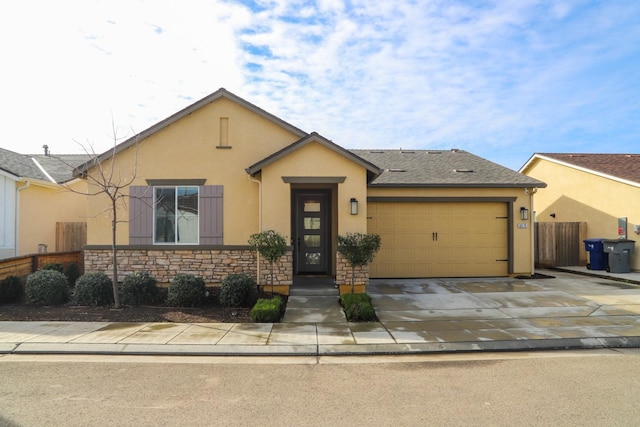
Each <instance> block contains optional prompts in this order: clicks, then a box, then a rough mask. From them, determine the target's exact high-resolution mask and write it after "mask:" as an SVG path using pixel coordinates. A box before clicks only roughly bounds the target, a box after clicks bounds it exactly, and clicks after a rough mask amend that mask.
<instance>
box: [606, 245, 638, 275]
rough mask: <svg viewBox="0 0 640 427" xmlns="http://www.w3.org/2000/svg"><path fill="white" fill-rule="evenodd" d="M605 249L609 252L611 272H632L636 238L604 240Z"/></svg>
mask: <svg viewBox="0 0 640 427" xmlns="http://www.w3.org/2000/svg"><path fill="white" fill-rule="evenodd" d="M602 243H603V245H604V251H605V252H606V253H608V254H609V267H608V268H607V271H608V272H610V273H630V272H631V254H632V253H633V251H634V248H635V244H636V242H635V240H628V239H609V240H603V242H602Z"/></svg>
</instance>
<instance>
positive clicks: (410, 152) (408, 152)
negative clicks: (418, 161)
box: [401, 151, 416, 154]
mask: <svg viewBox="0 0 640 427" xmlns="http://www.w3.org/2000/svg"><path fill="white" fill-rule="evenodd" d="M401 153H402V154H416V152H415V151H401Z"/></svg>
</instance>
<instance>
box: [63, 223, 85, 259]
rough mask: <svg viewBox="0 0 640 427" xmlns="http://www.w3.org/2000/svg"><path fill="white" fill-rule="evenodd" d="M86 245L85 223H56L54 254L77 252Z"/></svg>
mask: <svg viewBox="0 0 640 427" xmlns="http://www.w3.org/2000/svg"><path fill="white" fill-rule="evenodd" d="M86 244H87V223H86V222H56V252H70V251H79V250H81V249H82V246H84V245H86Z"/></svg>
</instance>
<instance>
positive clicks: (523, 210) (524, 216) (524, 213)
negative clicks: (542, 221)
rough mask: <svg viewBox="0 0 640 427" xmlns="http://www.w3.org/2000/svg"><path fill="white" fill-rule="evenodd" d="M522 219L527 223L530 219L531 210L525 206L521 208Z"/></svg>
mask: <svg viewBox="0 0 640 427" xmlns="http://www.w3.org/2000/svg"><path fill="white" fill-rule="evenodd" d="M520 219H521V220H523V221H526V220H528V219H529V209H527V208H525V207H524V206H523V207H521V208H520Z"/></svg>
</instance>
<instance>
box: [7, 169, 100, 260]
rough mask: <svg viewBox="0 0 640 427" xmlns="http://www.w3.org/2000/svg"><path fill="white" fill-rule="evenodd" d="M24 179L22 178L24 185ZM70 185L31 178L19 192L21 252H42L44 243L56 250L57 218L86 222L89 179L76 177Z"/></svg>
mask: <svg viewBox="0 0 640 427" xmlns="http://www.w3.org/2000/svg"><path fill="white" fill-rule="evenodd" d="M24 184H25V183H24V182H18V185H19V186H23V185H24ZM69 187H70V188H71V189H73V190H75V191H77V192H78V193H75V192H73V191H71V190H69V189H66V188H64V187H63V186H60V185H54V184H51V185H49V184H44V183H37V182H31V183H30V184H29V187H27V188H26V189H25V190H22V191H20V193H19V196H18V197H19V203H20V208H19V219H18V230H19V232H18V242H19V243H18V256H20V255H27V254H32V253H37V252H38V245H39V244H44V245H47V247H48V252H54V251H55V250H56V222H86V220H87V205H86V195H84V193H86V189H87V186H86V183H85V182H83V181H80V180H75V181H73V182H71V183H70V184H69Z"/></svg>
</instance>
